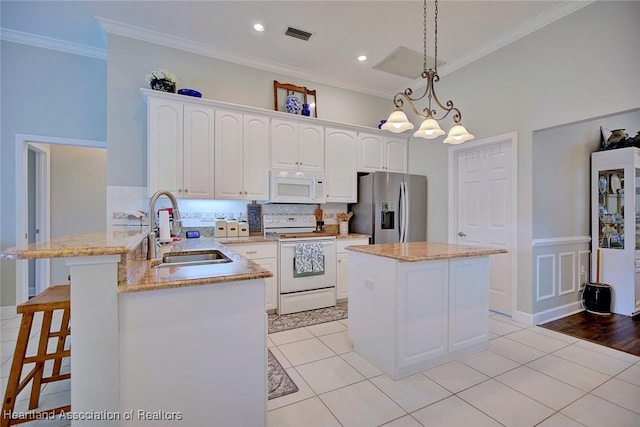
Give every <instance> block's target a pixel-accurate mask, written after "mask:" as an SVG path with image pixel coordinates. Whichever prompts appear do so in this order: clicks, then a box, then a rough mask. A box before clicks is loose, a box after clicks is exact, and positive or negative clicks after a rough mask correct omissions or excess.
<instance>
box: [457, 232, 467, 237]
mask: <svg viewBox="0 0 640 427" xmlns="http://www.w3.org/2000/svg"><path fill="white" fill-rule="evenodd" d="M458 236H460V237H465V236H466V234H464V233H463V232H462V231H458Z"/></svg>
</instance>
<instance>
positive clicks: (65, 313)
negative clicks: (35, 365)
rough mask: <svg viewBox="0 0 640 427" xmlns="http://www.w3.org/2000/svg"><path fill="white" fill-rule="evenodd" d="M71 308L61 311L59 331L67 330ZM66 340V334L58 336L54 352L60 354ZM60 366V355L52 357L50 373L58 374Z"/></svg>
mask: <svg viewBox="0 0 640 427" xmlns="http://www.w3.org/2000/svg"><path fill="white" fill-rule="evenodd" d="M70 311H71V310H69V309H66V308H65V309H64V311H63V312H62V323H61V324H60V333H62V332H63V331H67V330H68V329H69V318H70V317H71V313H70ZM66 342H67V336H66V335H64V336H59V337H58V346H57V347H56V353H57V354H60V353H62V352H63V351H64V345H65V343H66ZM61 368H62V357H58V358H56V359H54V362H53V374H52V375H60V369H61Z"/></svg>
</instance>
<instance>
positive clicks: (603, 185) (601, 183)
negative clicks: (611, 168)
mask: <svg viewBox="0 0 640 427" xmlns="http://www.w3.org/2000/svg"><path fill="white" fill-rule="evenodd" d="M598 188H599V190H600V194H606V193H607V189H608V188H609V182H608V181H607V178H605V177H604V176H601V177H600V179H599V180H598Z"/></svg>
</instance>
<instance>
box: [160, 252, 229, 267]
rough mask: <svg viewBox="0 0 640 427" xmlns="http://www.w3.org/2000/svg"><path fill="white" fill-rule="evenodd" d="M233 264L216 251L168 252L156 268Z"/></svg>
mask: <svg viewBox="0 0 640 427" xmlns="http://www.w3.org/2000/svg"><path fill="white" fill-rule="evenodd" d="M228 262H233V261H231V259H230V258H229V257H227V256H226V255H225V254H223V253H222V252H220V251H218V250H208V251H191V252H170V253H167V254H164V256H163V257H162V261H161V262H160V264H158V265H156V268H162V267H186V266H189V265H205V264H225V263H228Z"/></svg>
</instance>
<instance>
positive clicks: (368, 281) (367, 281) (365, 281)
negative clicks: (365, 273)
mask: <svg viewBox="0 0 640 427" xmlns="http://www.w3.org/2000/svg"><path fill="white" fill-rule="evenodd" d="M362 282H363V284H364V287H365V288H367V289H373V279H363V280H362Z"/></svg>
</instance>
